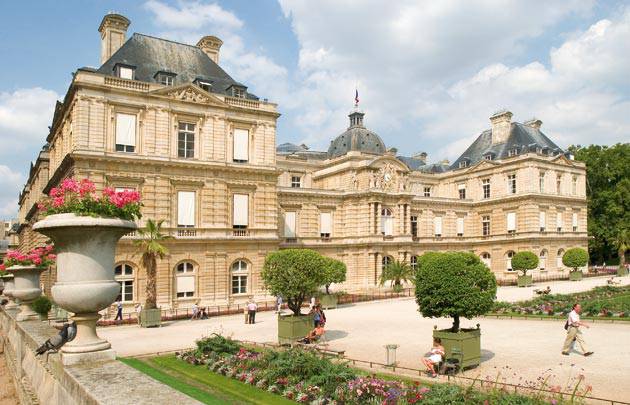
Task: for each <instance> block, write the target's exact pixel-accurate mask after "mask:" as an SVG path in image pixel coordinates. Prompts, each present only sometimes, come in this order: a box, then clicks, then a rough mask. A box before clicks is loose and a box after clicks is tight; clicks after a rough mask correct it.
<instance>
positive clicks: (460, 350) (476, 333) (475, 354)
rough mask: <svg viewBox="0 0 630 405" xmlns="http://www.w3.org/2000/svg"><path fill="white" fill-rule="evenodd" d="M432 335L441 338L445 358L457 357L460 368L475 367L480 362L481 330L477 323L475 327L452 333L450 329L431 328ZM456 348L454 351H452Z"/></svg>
mask: <svg viewBox="0 0 630 405" xmlns="http://www.w3.org/2000/svg"><path fill="white" fill-rule="evenodd" d="M433 337H434V338H440V339H441V340H442V346H444V351H445V353H446V356H445V358H446V359H450V358H454V359H458V360H459V361H460V362H461V368H462V369H464V368H468V367H476V366H478V365H479V364H480V363H481V330H480V329H479V325H477V329H460V330H459V332H457V333H453V332H451V330H450V329H437V326H435V327H434V329H433ZM453 349H456V350H455V351H456V353H453Z"/></svg>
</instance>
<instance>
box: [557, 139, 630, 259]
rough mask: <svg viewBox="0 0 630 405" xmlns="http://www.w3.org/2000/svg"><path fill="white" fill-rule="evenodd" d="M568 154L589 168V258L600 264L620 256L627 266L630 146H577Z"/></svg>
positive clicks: (587, 180) (629, 222)
mask: <svg viewBox="0 0 630 405" xmlns="http://www.w3.org/2000/svg"><path fill="white" fill-rule="evenodd" d="M569 150H570V151H571V152H572V153H573V154H574V155H575V160H578V161H581V162H584V163H585V164H586V196H587V202H588V234H589V236H592V237H591V238H589V240H588V250H589V253H590V257H591V259H592V260H593V262H595V263H601V262H605V261H607V262H611V261H613V260H611V259H613V258H614V257H615V256H617V255H619V260H620V261H621V262H625V258H624V256H625V254H626V253H627V252H628V250H629V248H630V243H628V234H629V233H630V143H623V144H622V143H619V144H616V145H613V146H599V145H591V146H588V147H581V146H579V145H578V146H571V147H570V148H569ZM624 235H625V236H624ZM624 241H625V242H624ZM620 242H623V243H620Z"/></svg>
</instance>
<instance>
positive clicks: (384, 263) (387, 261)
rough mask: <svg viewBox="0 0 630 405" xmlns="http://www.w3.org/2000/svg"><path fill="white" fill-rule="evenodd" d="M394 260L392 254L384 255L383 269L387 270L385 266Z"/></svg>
mask: <svg viewBox="0 0 630 405" xmlns="http://www.w3.org/2000/svg"><path fill="white" fill-rule="evenodd" d="M393 261H394V259H392V257H391V256H383V259H382V260H381V270H385V268H386V267H387V266H389V265H390V264H391V263H392V262H393Z"/></svg>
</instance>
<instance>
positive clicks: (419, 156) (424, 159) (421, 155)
mask: <svg viewBox="0 0 630 405" xmlns="http://www.w3.org/2000/svg"><path fill="white" fill-rule="evenodd" d="M411 158H412V159H415V160H419V161H421V162H422V163H424V164H426V163H427V153H426V152H418V153H416V154H414V155H413V156H411Z"/></svg>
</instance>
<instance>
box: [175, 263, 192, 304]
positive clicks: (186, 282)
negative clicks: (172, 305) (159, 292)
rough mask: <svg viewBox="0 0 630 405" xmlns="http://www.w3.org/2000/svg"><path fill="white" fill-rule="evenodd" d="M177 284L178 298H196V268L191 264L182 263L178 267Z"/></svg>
mask: <svg viewBox="0 0 630 405" xmlns="http://www.w3.org/2000/svg"><path fill="white" fill-rule="evenodd" d="M176 269H177V273H176V274H175V284H176V288H177V289H176V291H177V298H190V297H194V296H195V266H194V265H193V264H192V263H191V262H181V263H179V264H178V265H177V268H176Z"/></svg>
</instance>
